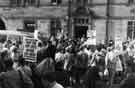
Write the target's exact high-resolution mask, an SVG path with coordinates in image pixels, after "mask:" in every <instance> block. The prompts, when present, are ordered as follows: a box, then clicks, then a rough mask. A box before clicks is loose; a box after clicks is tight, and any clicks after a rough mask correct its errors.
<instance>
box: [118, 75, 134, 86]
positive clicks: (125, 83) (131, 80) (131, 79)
mask: <svg viewBox="0 0 135 88" xmlns="http://www.w3.org/2000/svg"><path fill="white" fill-rule="evenodd" d="M120 88H135V74H130V75H129V76H128V77H127V78H126V79H125V80H123V81H122V82H121V84H120Z"/></svg>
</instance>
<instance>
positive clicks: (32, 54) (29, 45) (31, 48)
mask: <svg viewBox="0 0 135 88" xmlns="http://www.w3.org/2000/svg"><path fill="white" fill-rule="evenodd" d="M36 43H37V40H36V39H34V38H27V37H25V38H24V41H23V44H24V51H23V57H24V58H25V60H26V61H29V62H36V61H37V50H36V48H37V46H36Z"/></svg>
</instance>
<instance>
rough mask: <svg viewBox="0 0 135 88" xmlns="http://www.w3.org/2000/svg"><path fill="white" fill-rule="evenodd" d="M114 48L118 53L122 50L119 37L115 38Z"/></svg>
mask: <svg viewBox="0 0 135 88" xmlns="http://www.w3.org/2000/svg"><path fill="white" fill-rule="evenodd" d="M115 48H116V49H117V50H119V51H122V50H123V46H122V39H121V38H120V37H116V38H115Z"/></svg>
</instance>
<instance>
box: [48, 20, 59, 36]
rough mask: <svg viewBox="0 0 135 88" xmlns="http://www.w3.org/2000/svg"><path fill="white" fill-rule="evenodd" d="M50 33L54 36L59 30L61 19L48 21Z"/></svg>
mask: <svg viewBox="0 0 135 88" xmlns="http://www.w3.org/2000/svg"><path fill="white" fill-rule="evenodd" d="M50 29H51V35H53V36H56V35H57V33H58V32H59V31H61V21H60V19H52V20H51V21H50Z"/></svg>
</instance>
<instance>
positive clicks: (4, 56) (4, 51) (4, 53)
mask: <svg viewBox="0 0 135 88" xmlns="http://www.w3.org/2000/svg"><path fill="white" fill-rule="evenodd" d="M1 58H2V59H3V60H6V59H8V58H9V53H8V50H7V49H5V50H3V51H2V52H1Z"/></svg>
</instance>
